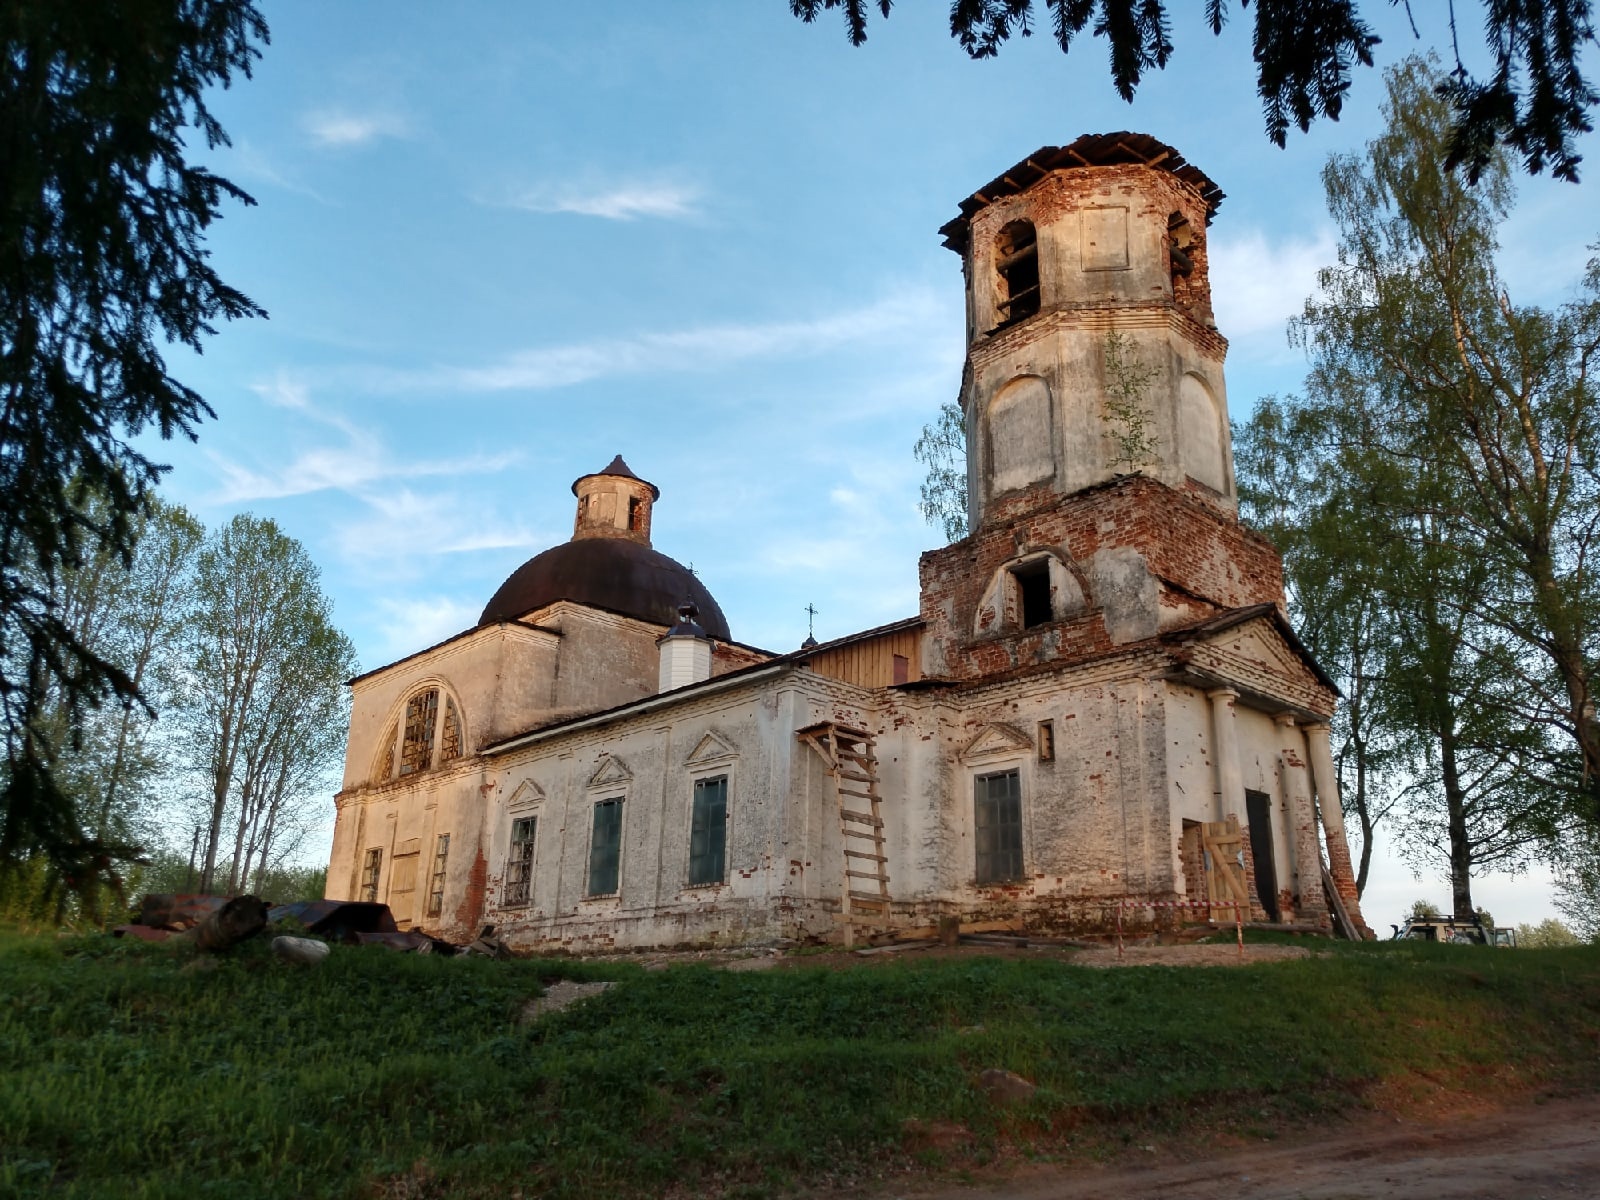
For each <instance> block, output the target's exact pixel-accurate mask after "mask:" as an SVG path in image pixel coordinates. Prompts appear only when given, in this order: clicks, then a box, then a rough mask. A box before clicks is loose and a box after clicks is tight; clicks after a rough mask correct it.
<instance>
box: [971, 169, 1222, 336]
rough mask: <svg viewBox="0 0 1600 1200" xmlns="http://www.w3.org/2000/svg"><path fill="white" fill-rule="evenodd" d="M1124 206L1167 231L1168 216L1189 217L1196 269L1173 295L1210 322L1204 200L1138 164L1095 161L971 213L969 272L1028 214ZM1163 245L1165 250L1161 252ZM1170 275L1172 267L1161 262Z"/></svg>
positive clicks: (1047, 216) (1051, 215)
mask: <svg viewBox="0 0 1600 1200" xmlns="http://www.w3.org/2000/svg"><path fill="white" fill-rule="evenodd" d="M1106 203H1112V204H1117V203H1120V204H1125V205H1127V206H1128V218H1129V224H1130V225H1132V226H1135V227H1138V226H1140V225H1153V226H1154V227H1156V228H1158V229H1160V230H1161V231H1163V232H1165V230H1166V228H1167V217H1168V214H1170V213H1174V212H1180V213H1182V214H1183V215H1184V217H1185V218H1186V219H1187V220H1188V222H1189V226H1190V231H1191V233H1192V235H1193V239H1194V240H1193V241H1192V242H1191V243H1190V246H1189V250H1188V253H1189V257H1190V258H1191V260H1192V261H1193V263H1194V270H1193V271H1192V272H1191V273H1190V274H1189V275H1188V276H1187V277H1184V276H1178V277H1176V278H1174V279H1173V280H1172V283H1171V285H1170V286H1171V288H1172V298H1173V300H1174V301H1175V302H1176V303H1177V304H1178V305H1179V306H1181V308H1182V309H1183V310H1184V311H1185V312H1187V313H1189V314H1191V315H1192V316H1194V317H1195V318H1196V319H1197V320H1198V321H1199V323H1200V324H1201V325H1202V326H1208V325H1210V323H1211V320H1212V315H1211V284H1210V255H1209V252H1208V250H1207V236H1206V235H1207V229H1206V215H1207V214H1206V204H1205V201H1204V200H1203V199H1202V198H1201V196H1200V193H1199V192H1198V191H1197V190H1196V189H1195V188H1193V187H1191V186H1190V185H1189V184H1187V183H1184V182H1183V181H1182V180H1181V179H1179V178H1178V177H1177V176H1176V175H1173V174H1171V173H1169V172H1166V171H1161V170H1158V169H1153V168H1151V167H1146V166H1142V165H1139V164H1135V163H1128V164H1124V165H1120V166H1108V165H1096V166H1092V167H1081V168H1068V169H1066V170H1061V171H1055V172H1052V173H1051V174H1049V175H1047V176H1046V177H1045V178H1043V179H1041V180H1040V181H1039V182H1038V183H1036V184H1034V185H1032V186H1031V187H1029V188H1028V189H1027V190H1026V191H1025V192H1023V193H1021V194H1020V195H1018V196H1015V197H1008V198H1006V199H1003V200H999V201H996V202H995V203H993V204H991V205H989V206H988V207H987V208H984V209H982V210H981V211H979V212H977V213H974V214H973V216H972V224H971V234H970V241H969V246H970V247H971V254H972V257H973V258H975V259H976V260H977V261H976V262H975V263H974V262H970V261H969V264H968V270H969V271H973V272H979V271H984V270H986V269H987V268H988V263H989V259H990V258H991V257H992V254H993V251H992V247H993V245H994V242H995V239H996V238H997V236H998V235H999V233H1000V230H1001V228H1002V227H1003V226H1004V225H1005V224H1006V223H1007V222H1008V221H1012V220H1014V219H1016V217H1017V216H1018V215H1021V214H1024V213H1025V214H1026V215H1027V216H1028V217H1029V218H1031V219H1032V220H1033V222H1034V224H1035V225H1037V226H1040V227H1044V226H1048V225H1051V224H1053V223H1054V222H1056V221H1057V220H1059V219H1060V218H1062V217H1064V216H1066V215H1068V214H1071V213H1076V212H1078V211H1079V210H1081V209H1083V208H1085V207H1089V206H1092V205H1096V204H1106ZM1164 254H1165V249H1164V248H1163V255H1164ZM1161 267H1162V271H1163V274H1167V275H1168V276H1169V277H1170V271H1171V267H1170V265H1169V264H1168V263H1167V262H1166V261H1163V262H1162V263H1161Z"/></svg>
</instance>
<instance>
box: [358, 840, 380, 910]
mask: <svg viewBox="0 0 1600 1200" xmlns="http://www.w3.org/2000/svg"><path fill="white" fill-rule="evenodd" d="M382 873H383V851H382V850H380V849H378V848H377V847H376V846H374V847H373V848H372V849H371V850H368V851H367V861H366V862H365V863H364V864H363V865H362V867H361V898H362V899H363V900H365V901H366V902H367V903H369V904H376V903H377V902H378V876H379V875H380V874H382Z"/></svg>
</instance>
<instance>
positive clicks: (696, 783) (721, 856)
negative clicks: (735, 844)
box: [684, 769, 733, 888]
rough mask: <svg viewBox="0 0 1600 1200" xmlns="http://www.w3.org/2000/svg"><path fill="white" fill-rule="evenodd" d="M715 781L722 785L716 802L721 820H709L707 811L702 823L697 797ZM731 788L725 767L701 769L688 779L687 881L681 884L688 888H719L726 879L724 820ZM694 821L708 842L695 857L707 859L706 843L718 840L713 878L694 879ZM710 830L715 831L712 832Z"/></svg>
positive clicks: (699, 799) (726, 816) (726, 854)
mask: <svg viewBox="0 0 1600 1200" xmlns="http://www.w3.org/2000/svg"><path fill="white" fill-rule="evenodd" d="M718 783H720V784H721V785H722V787H721V792H722V795H721V798H720V803H721V807H722V814H721V820H720V821H716V822H715V823H713V822H712V820H711V818H710V816H709V814H708V815H707V816H706V819H705V820H704V822H702V821H701V814H702V805H701V798H702V796H704V795H705V794H706V792H707V791H708V789H709V787H710V785H712V784H718ZM732 788H733V781H732V772H731V771H729V770H727V769H722V770H717V771H707V772H705V773H703V774H699V775H696V776H694V777H693V778H692V779H691V780H690V784H689V845H688V866H687V876H686V877H687V880H688V882H687V883H686V884H685V885H684V886H685V887H690V888H706V887H721V886H723V885H724V884H726V883H727V882H728V822H729V814H730V808H731V805H730V799H731V796H730V793H731V792H732ZM708 803H709V802H708ZM697 824H701V825H703V828H704V830H705V832H706V835H707V842H708V846H707V849H706V850H705V851H704V852H703V853H702V854H701V855H699V856H698V857H699V858H700V859H704V858H707V857H709V856H710V854H711V850H710V846H709V843H710V842H711V841H720V845H719V846H718V847H717V850H716V859H715V861H716V864H717V866H718V870H717V872H716V877H715V878H709V877H708V878H701V879H697V878H696V877H695V863H696V861H697V856H696V853H695V832H696V825H697ZM713 829H714V830H715V834H713V833H712V830H713ZM708 874H709V873H708Z"/></svg>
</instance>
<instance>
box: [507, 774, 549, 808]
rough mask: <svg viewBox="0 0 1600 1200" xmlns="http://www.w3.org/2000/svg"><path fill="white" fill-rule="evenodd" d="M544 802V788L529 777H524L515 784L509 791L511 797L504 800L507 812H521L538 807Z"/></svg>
mask: <svg viewBox="0 0 1600 1200" xmlns="http://www.w3.org/2000/svg"><path fill="white" fill-rule="evenodd" d="M543 803H544V789H543V788H542V787H540V786H539V785H538V784H537V783H535V782H534V781H533V780H531V779H524V780H523V781H522V782H521V783H519V784H517V786H516V789H515V790H514V791H513V792H512V793H511V798H510V799H509V800H507V801H506V809H507V811H509V812H523V811H526V810H527V809H531V808H538V807H539V806H540V805H542V804H543Z"/></svg>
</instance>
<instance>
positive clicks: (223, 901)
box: [111, 894, 511, 964]
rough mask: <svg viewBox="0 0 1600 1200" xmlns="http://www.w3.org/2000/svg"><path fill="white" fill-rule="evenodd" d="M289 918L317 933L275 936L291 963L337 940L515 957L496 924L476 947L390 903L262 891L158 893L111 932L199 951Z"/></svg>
mask: <svg viewBox="0 0 1600 1200" xmlns="http://www.w3.org/2000/svg"><path fill="white" fill-rule="evenodd" d="M284 922H288V923H291V924H292V926H293V927H295V928H297V929H299V930H303V931H304V932H305V933H307V934H312V935H315V936H313V937H298V936H294V935H290V934H282V935H280V936H277V937H274V938H273V939H272V949H273V952H274V953H275V954H277V955H278V957H279V958H282V959H284V960H286V961H289V962H297V963H307V964H309V963H316V962H321V961H322V960H323V959H324V958H326V957H327V956H328V953H329V947H330V945H332V944H339V945H345V946H386V947H388V948H389V949H391V950H398V951H402V952H405V953H409V954H444V955H455V954H471V955H481V956H483V957H487V958H510V957H511V950H510V948H509V947H508V946H507V945H506V944H505V942H504V941H502V940H501V939H500V938H498V937H496V936H495V932H494V926H493V925H486V926H484V928H483V932H482V933H480V934H479V935H478V937H477V938H476V939H475V940H474V941H473V942H472V943H470V944H469V945H466V946H458V945H456V944H455V943H453V942H447V941H444V940H443V939H442V938H436V937H430V936H429V935H428V934H426V933H422V932H420V931H419V930H415V929H401V928H400V927H399V926H398V925H396V924H395V920H394V914H393V913H392V912H390V911H389V906H388V905H387V904H377V903H372V902H369V901H361V900H302V901H299V902H298V903H295V904H269V903H268V902H267V901H265V900H263V899H261V898H260V897H259V896H232V897H229V896H209V895H183V894H152V895H148V896H146V897H145V898H144V899H143V900H141V901H140V902H139V916H138V919H137V920H135V921H132V922H130V923H128V924H126V925H118V926H117V927H116V928H115V929H113V930H112V931H111V932H112V934H113V935H114V936H117V937H134V938H138V939H139V940H141V941H146V942H164V941H168V940H172V939H178V938H182V939H187V940H189V941H192V942H193V943H194V946H195V948H196V949H198V950H203V951H206V952H208V953H216V952H217V951H220V950H226V949H227V948H228V947H230V946H234V945H237V944H238V943H240V942H242V941H245V940H246V939H247V938H252V937H255V936H256V935H257V934H259V933H261V932H262V931H263V930H264V929H266V928H267V927H268V926H269V925H278V924H280V923H284Z"/></svg>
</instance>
